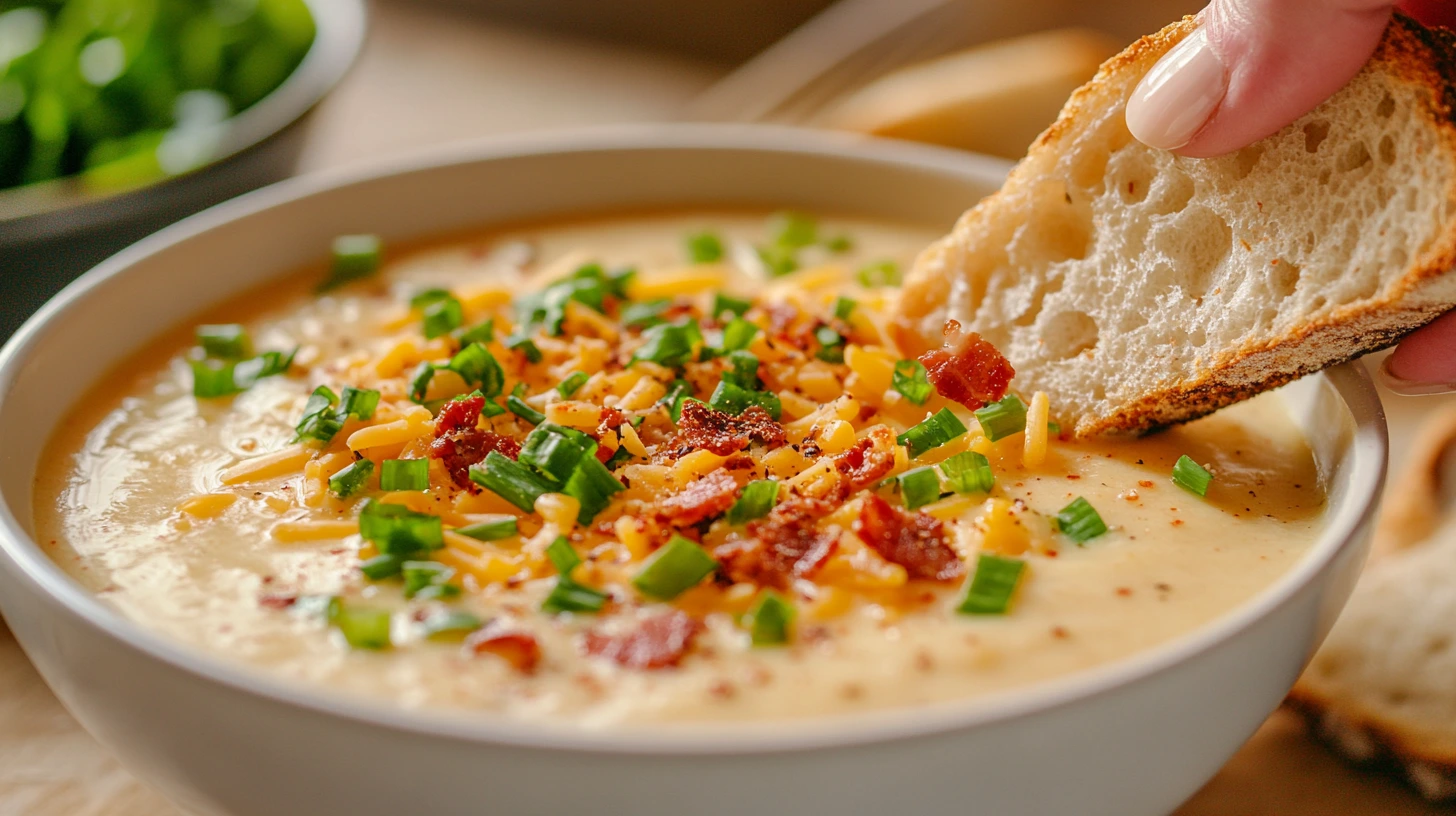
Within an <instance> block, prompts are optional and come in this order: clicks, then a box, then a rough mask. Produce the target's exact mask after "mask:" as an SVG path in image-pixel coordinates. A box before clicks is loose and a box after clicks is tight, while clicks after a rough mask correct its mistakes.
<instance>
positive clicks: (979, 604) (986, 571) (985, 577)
mask: <svg viewBox="0 0 1456 816" xmlns="http://www.w3.org/2000/svg"><path fill="white" fill-rule="evenodd" d="M1025 571H1026V562H1025V561H1022V560H1021V559H1019V558H1004V557H1002V556H999V555H991V554H990V553H981V554H980V556H979V557H978V558H977V559H976V573H975V575H972V576H971V578H970V580H968V581H966V594H965V597H963V598H962V599H961V603H960V606H958V607H957V608H956V611H958V612H960V613H961V614H963V615H1004V614H1006V612H1007V610H1009V609H1010V608H1011V600H1012V598H1013V597H1015V595H1016V585H1017V584H1019V583H1020V582H1021V575H1022V573H1023V572H1025Z"/></svg>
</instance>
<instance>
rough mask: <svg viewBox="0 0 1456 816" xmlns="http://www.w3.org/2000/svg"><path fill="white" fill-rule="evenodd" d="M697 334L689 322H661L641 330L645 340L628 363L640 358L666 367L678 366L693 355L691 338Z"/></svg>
mask: <svg viewBox="0 0 1456 816" xmlns="http://www.w3.org/2000/svg"><path fill="white" fill-rule="evenodd" d="M698 334H699V332H698V329H697V326H694V325H692V324H690V323H662V324H660V325H657V326H653V327H652V328H650V329H647V330H646V331H644V332H642V339H643V340H644V341H645V342H643V344H642V345H641V346H639V347H638V348H637V350H636V351H635V352H633V353H632V360H631V362H629V363H628V364H629V365H630V364H631V363H635V362H638V361H641V360H647V361H649V362H653V363H657V364H658V365H661V366H666V367H668V368H680V367H681V366H682V365H683V364H684V363H686V362H687V361H688V360H690V359H692V356H693V340H694V339H695V337H696V336H697V335H698Z"/></svg>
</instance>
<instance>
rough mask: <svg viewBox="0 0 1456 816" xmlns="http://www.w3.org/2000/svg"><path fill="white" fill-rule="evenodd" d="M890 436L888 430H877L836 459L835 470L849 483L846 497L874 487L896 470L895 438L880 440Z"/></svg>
mask: <svg viewBox="0 0 1456 816" xmlns="http://www.w3.org/2000/svg"><path fill="white" fill-rule="evenodd" d="M889 435H890V432H889V430H888V429H885V428H876V429H875V431H873V432H871V435H870V436H866V437H865V438H864V439H861V440H860V441H858V442H856V443H854V446H853V447H851V448H850V449H849V450H847V451H845V452H844V453H841V454H839V455H838V456H836V457H834V468H835V469H836V470H838V471H839V473H840V475H841V476H843V477H844V478H845V480H846V481H848V483H849V489H848V491H846V495H848V494H849V493H853V492H855V491H856V490H862V489H864V488H866V487H869V486H871V485H873V484H874V483H875V482H878V481H879V480H881V479H883V478H885V477H886V476H887V475H889V473H890V471H891V470H894V469H895V445H894V439H893V437H891V438H890V439H889V440H888V441H886V440H884V439H880V438H879V437H881V436H889Z"/></svg>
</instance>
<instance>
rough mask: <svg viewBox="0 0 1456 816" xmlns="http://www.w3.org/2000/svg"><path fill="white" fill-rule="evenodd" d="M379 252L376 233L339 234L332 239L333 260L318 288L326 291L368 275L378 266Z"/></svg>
mask: <svg viewBox="0 0 1456 816" xmlns="http://www.w3.org/2000/svg"><path fill="white" fill-rule="evenodd" d="M381 254H382V252H381V247H380V242H379V236H377V235H340V236H339V237H337V238H335V239H334V260H333V264H332V265H331V266H330V267H329V277H328V278H327V279H326V280H325V281H324V282H323V284H321V285H320V286H319V288H318V290H319V291H320V292H326V291H328V290H330V289H333V288H335V287H338V286H343V285H344V284H346V283H350V282H352V281H356V280H359V279H360V278H367V277H369V276H370V275H372V274H374V271H375V270H376V269H378V268H379V260H380V256H381Z"/></svg>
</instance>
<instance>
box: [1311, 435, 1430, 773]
mask: <svg viewBox="0 0 1456 816" xmlns="http://www.w3.org/2000/svg"><path fill="white" fill-rule="evenodd" d="M1414 447H1415V451H1416V452H1415V457H1414V459H1413V461H1412V462H1411V464H1410V466H1409V469H1408V470H1407V472H1406V473H1405V474H1404V475H1403V476H1402V478H1401V479H1400V481H1399V482H1397V483H1396V484H1395V485H1394V486H1393V487H1392V488H1391V490H1390V491H1389V492H1388V496H1389V499H1388V500H1387V502H1386V504H1385V507H1384V509H1383V510H1382V512H1381V519H1380V525H1379V527H1378V532H1377V534H1376V540H1377V546H1376V552H1375V555H1374V556H1373V557H1372V559H1371V561H1370V563H1369V565H1367V566H1366V568H1365V573H1364V574H1363V575H1362V576H1360V583H1359V584H1358V585H1356V587H1355V592H1354V594H1353V595H1352V596H1351V598H1350V602H1349V604H1348V605H1346V607H1345V611H1344V612H1343V613H1342V614H1341V616H1340V619H1339V621H1337V622H1336V623H1335V626H1334V629H1333V630H1331V632H1330V635H1329V637H1328V638H1326V640H1325V643H1324V645H1323V646H1322V647H1320V650H1319V652H1318V653H1316V655H1315V657H1314V660H1313V661H1311V662H1310V665H1309V668H1308V669H1306V670H1305V672H1304V676H1302V677H1301V678H1300V679H1299V683H1298V684H1297V685H1295V687H1294V690H1293V691H1292V692H1290V695H1289V700H1288V703H1289V705H1290V706H1291V707H1293V708H1295V709H1297V710H1299V711H1301V712H1303V713H1304V714H1305V715H1306V717H1307V718H1308V719H1309V720H1310V724H1311V726H1312V729H1313V730H1314V732H1315V733H1316V734H1318V735H1319V736H1320V737H1321V738H1323V739H1324V740H1325V741H1326V742H1328V743H1330V744H1331V745H1332V746H1333V747H1334V748H1335V749H1336V750H1337V751H1339V752H1340V753H1341V754H1344V755H1345V756H1347V757H1349V758H1350V759H1353V760H1356V761H1358V762H1371V761H1384V760H1394V761H1395V763H1396V764H1397V765H1398V767H1399V768H1400V770H1401V772H1402V773H1403V774H1404V775H1405V777H1406V778H1407V779H1408V780H1410V782H1411V783H1412V784H1414V785H1415V787H1416V788H1417V789H1419V790H1420V791H1421V792H1422V793H1423V794H1425V795H1426V796H1427V797H1428V798H1431V799H1445V798H1451V797H1453V796H1456V515H1453V514H1451V513H1449V512H1447V511H1445V510H1444V509H1443V504H1445V503H1446V501H1447V499H1446V498H1444V497H1443V495H1442V494H1443V493H1444V492H1446V491H1447V490H1448V489H1449V486H1443V485H1442V482H1443V481H1444V480H1443V478H1442V474H1443V472H1445V471H1447V468H1448V467H1449V466H1450V463H1449V461H1448V460H1449V456H1450V454H1451V452H1452V450H1453V449H1456V408H1453V407H1448V408H1447V409H1445V410H1444V411H1442V412H1441V413H1438V414H1436V415H1433V416H1432V417H1431V418H1430V419H1429V420H1428V421H1427V424H1426V425H1425V427H1424V428H1423V429H1422V432H1421V434H1420V437H1419V438H1418V439H1417V440H1416V443H1415V446H1414Z"/></svg>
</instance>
